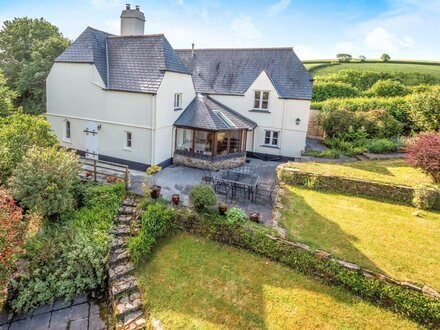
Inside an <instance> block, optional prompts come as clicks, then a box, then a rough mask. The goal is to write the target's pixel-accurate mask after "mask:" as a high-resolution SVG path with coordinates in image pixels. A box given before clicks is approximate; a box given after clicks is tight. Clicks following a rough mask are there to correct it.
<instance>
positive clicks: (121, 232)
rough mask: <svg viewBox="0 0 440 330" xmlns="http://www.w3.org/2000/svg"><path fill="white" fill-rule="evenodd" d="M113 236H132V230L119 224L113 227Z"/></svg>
mask: <svg viewBox="0 0 440 330" xmlns="http://www.w3.org/2000/svg"><path fill="white" fill-rule="evenodd" d="M112 234H114V235H115V236H130V234H131V229H130V226H129V225H123V224H118V225H116V226H114V227H113V229H112Z"/></svg>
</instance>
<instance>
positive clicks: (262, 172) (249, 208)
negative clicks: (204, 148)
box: [130, 159, 280, 225]
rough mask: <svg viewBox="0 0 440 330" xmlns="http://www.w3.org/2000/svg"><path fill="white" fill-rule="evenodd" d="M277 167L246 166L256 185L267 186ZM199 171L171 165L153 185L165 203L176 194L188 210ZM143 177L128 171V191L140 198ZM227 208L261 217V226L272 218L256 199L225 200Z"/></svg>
mask: <svg viewBox="0 0 440 330" xmlns="http://www.w3.org/2000/svg"><path fill="white" fill-rule="evenodd" d="M279 164H280V163H278V162H270V161H262V160H259V159H251V160H250V162H249V163H248V164H247V165H250V166H253V167H255V175H257V176H259V182H260V183H262V184H264V185H268V186H270V185H271V184H272V183H273V182H274V180H275V169H276V167H277V166H278V165H279ZM212 174H213V176H216V175H219V174H220V171H219V172H212ZM203 177H204V172H203V170H200V169H196V168H190V167H186V166H181V165H172V166H169V167H167V168H165V169H163V170H162V171H161V172H160V173H159V174H157V184H158V185H159V186H161V187H162V190H161V195H162V197H163V198H165V199H166V200H171V196H172V195H173V194H179V195H180V198H181V200H182V202H183V204H184V205H185V206H190V202H189V196H188V194H189V191H190V190H191V188H192V187H193V186H195V185H199V184H202V183H203ZM143 179H144V173H143V172H139V171H130V181H131V187H130V191H133V192H135V193H137V194H142V182H143ZM217 200H218V202H224V201H225V195H223V194H217ZM227 204H228V207H229V208H232V207H239V208H241V209H243V210H245V211H246V213H248V214H250V213H254V212H258V213H260V215H261V221H262V222H263V223H264V224H265V225H270V223H271V217H272V206H271V205H270V203H269V200H268V199H267V197H261V198H257V199H256V201H251V200H247V201H246V202H245V201H244V198H243V197H241V198H231V194H229V196H228V200H227Z"/></svg>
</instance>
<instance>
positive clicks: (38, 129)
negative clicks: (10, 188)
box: [0, 113, 58, 183]
mask: <svg viewBox="0 0 440 330" xmlns="http://www.w3.org/2000/svg"><path fill="white" fill-rule="evenodd" d="M57 144H58V142H57V139H56V137H55V135H54V134H53V133H52V129H51V127H50V124H49V123H48V122H47V121H46V120H45V119H44V118H42V117H37V116H31V115H25V114H20V113H16V114H13V115H11V116H9V117H5V118H0V183H1V182H5V181H6V179H7V177H8V176H9V175H10V174H11V172H12V170H13V169H14V168H15V167H16V166H17V164H18V163H20V161H21V159H22V158H23V155H24V154H25V153H26V151H27V150H28V149H29V148H30V147H31V146H34V145H35V146H40V147H51V146H55V145H57Z"/></svg>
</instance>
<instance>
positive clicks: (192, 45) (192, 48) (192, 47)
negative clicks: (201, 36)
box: [191, 43, 195, 57]
mask: <svg viewBox="0 0 440 330" xmlns="http://www.w3.org/2000/svg"><path fill="white" fill-rule="evenodd" d="M194 46H195V44H194V43H192V44H191V57H194Z"/></svg>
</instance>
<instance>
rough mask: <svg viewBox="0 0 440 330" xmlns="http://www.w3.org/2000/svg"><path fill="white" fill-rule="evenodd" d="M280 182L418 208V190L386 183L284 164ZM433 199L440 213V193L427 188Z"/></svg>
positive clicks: (433, 204)
mask: <svg viewBox="0 0 440 330" xmlns="http://www.w3.org/2000/svg"><path fill="white" fill-rule="evenodd" d="M277 176H278V178H279V179H280V180H281V181H283V182H285V183H287V184H290V185H293V186H303V187H306V188H309V189H313V190H321V191H333V192H341V193H346V194H353V195H358V196H364V197H370V198H374V199H378V198H383V199H386V200H389V201H392V202H396V203H399V204H405V205H409V206H415V205H414V202H413V199H414V197H415V195H416V191H417V190H418V189H417V188H415V187H409V186H404V185H395V184H392V183H382V182H377V181H369V180H363V179H355V178H348V177H343V176H337V175H329V174H319V173H313V172H305V171H302V170H300V169H297V168H289V167H286V166H285V165H284V164H281V165H279V166H278V168H277ZM425 191H426V192H428V193H429V195H430V196H431V197H432V199H433V200H432V203H431V204H432V207H431V209H433V210H440V191H439V190H437V189H435V188H426V189H425Z"/></svg>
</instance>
